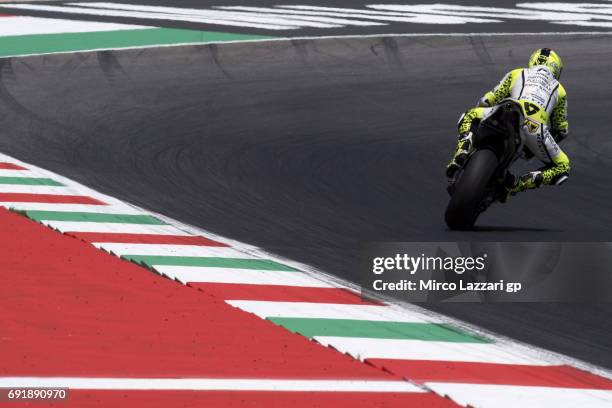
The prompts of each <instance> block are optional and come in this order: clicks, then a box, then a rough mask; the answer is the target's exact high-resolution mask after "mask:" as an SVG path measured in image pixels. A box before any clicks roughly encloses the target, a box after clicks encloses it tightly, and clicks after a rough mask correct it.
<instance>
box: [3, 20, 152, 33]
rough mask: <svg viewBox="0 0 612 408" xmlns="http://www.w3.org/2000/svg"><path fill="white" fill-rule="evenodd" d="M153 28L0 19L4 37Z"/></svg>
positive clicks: (96, 23) (87, 22) (94, 23)
mask: <svg viewBox="0 0 612 408" xmlns="http://www.w3.org/2000/svg"><path fill="white" fill-rule="evenodd" d="M151 28H154V27H147V26H141V25H130V24H116V23H100V22H94V21H76V20H61V19H56V18H40V17H26V16H15V17H8V18H1V19H0V33H2V36H3V37H8V36H20V35H37V34H67V33H89V32H97V31H118V30H142V29H151Z"/></svg>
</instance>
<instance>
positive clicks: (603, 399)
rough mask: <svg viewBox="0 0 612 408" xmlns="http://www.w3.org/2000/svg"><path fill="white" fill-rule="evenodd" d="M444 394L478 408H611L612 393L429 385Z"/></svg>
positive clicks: (547, 388)
mask: <svg viewBox="0 0 612 408" xmlns="http://www.w3.org/2000/svg"><path fill="white" fill-rule="evenodd" d="M426 385H427V386H428V387H430V388H431V389H432V390H433V391H435V392H436V393H438V394H440V395H451V396H452V398H453V400H454V401H455V402H457V403H459V404H462V405H468V404H469V406H470V407H474V408H481V407H495V408H517V407H520V408H545V407H554V408H579V407H580V408H610V407H612V391H609V390H592V389H580V388H557V387H555V388H552V387H531V386H510V385H482V384H453V383H426Z"/></svg>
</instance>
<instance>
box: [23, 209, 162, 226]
mask: <svg viewBox="0 0 612 408" xmlns="http://www.w3.org/2000/svg"><path fill="white" fill-rule="evenodd" d="M25 214H26V215H27V216H28V217H30V218H32V219H34V220H36V221H81V222H115V223H122V224H150V225H166V223H165V222H163V221H161V220H158V219H157V218H155V217H153V216H150V215H141V214H99V213H88V212H62V211H25Z"/></svg>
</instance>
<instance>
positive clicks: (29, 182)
mask: <svg viewBox="0 0 612 408" xmlns="http://www.w3.org/2000/svg"><path fill="white" fill-rule="evenodd" d="M0 184H19V185H24V186H57V187H61V186H63V184H62V183H59V182H57V181H55V180H51V179H49V178H35V177H0Z"/></svg>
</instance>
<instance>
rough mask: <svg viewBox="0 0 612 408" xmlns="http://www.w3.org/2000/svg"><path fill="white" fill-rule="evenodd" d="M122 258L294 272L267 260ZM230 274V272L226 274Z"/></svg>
mask: <svg viewBox="0 0 612 408" xmlns="http://www.w3.org/2000/svg"><path fill="white" fill-rule="evenodd" d="M122 258H125V259H128V260H130V261H133V262H137V263H141V264H145V265H149V266H154V265H172V266H201V267H208V268H235V269H258V270H262V271H295V270H296V269H294V268H291V267H290V266H287V265H283V264H280V263H278V262H274V261H270V260H268V259H242V258H213V257H195V256H156V255H150V256H149V255H124V256H123V257H122ZM228 273H230V272H228Z"/></svg>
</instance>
